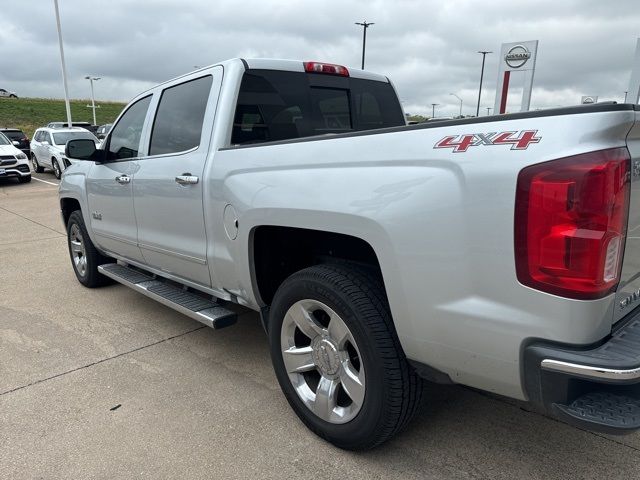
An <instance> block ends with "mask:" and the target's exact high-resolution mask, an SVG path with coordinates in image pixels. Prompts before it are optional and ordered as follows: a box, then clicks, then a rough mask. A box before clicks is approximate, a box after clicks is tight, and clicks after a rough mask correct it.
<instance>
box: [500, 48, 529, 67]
mask: <svg viewBox="0 0 640 480" xmlns="http://www.w3.org/2000/svg"><path fill="white" fill-rule="evenodd" d="M530 58H531V52H530V51H529V50H528V49H527V48H526V47H525V46H523V45H516V46H514V47H511V48H510V49H509V51H508V52H507V54H506V55H505V56H504V61H505V62H507V65H509V66H510V67H511V68H520V67H522V66H523V65H524V64H525V63H527V61H528V60H529V59H530Z"/></svg>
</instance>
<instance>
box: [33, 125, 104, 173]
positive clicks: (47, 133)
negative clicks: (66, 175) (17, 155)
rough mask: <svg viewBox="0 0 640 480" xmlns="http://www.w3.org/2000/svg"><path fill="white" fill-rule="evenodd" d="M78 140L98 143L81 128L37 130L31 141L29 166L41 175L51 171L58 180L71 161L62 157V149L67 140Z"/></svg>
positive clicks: (89, 133) (90, 134)
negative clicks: (47, 170)
mask: <svg viewBox="0 0 640 480" xmlns="http://www.w3.org/2000/svg"><path fill="white" fill-rule="evenodd" d="M78 138H83V139H89V140H93V141H94V142H95V143H96V145H98V144H99V143H100V141H99V140H98V139H97V137H96V136H95V135H93V134H92V133H91V132H89V131H87V130H85V129H84V128H81V127H71V128H47V127H45V128H39V129H38V130H36V132H35V133H34V135H33V139H32V140H31V164H32V165H33V170H34V171H35V172H38V173H42V172H43V171H44V169H45V167H46V168H50V169H52V170H53V173H54V175H55V176H56V178H60V176H61V175H62V172H63V170H64V169H65V168H67V167H68V166H69V165H71V161H70V160H69V159H68V158H67V157H65V155H64V147H65V145H66V144H67V142H68V141H69V140H75V139H78Z"/></svg>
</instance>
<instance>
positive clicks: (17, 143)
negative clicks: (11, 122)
mask: <svg viewBox="0 0 640 480" xmlns="http://www.w3.org/2000/svg"><path fill="white" fill-rule="evenodd" d="M11 143H13V144H14V145H15V146H16V147H17V146H18V145H20V142H17V141H15V140H13V141H12V142H11Z"/></svg>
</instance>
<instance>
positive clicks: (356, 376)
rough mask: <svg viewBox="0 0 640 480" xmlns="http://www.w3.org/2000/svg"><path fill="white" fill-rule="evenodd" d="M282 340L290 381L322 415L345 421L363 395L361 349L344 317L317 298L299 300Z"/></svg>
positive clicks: (285, 324)
mask: <svg viewBox="0 0 640 480" xmlns="http://www.w3.org/2000/svg"><path fill="white" fill-rule="evenodd" d="M280 345H281V351H282V359H283V361H284V366H285V368H286V370H287V374H288V375H289V380H290V381H291V384H292V385H293V387H294V389H295V391H296V393H297V394H298V396H299V397H300V399H301V400H302V402H303V403H304V404H305V405H306V406H307V407H308V408H309V409H310V410H311V411H312V412H313V413H314V414H316V415H317V416H318V417H320V418H321V419H322V420H324V421H326V422H329V423H334V424H342V423H347V422H349V421H350V420H352V419H353V418H355V416H356V415H357V414H358V412H359V411H360V408H361V407H362V404H363V402H364V397H365V372H364V366H363V364H362V360H361V357H360V351H359V350H358V346H357V345H356V342H355V340H354V338H353V335H352V334H351V331H349V328H348V327H347V325H346V324H345V322H344V321H343V320H342V319H341V318H340V316H339V315H338V314H337V313H336V312H334V311H333V310H332V309H331V308H329V307H328V306H327V305H325V304H324V303H322V302H319V301H317V300H311V299H307V300H300V301H298V302H296V303H294V304H293V305H292V306H291V307H290V308H289V310H287V313H286V314H285V317H284V320H283V323H282V330H281V332H280Z"/></svg>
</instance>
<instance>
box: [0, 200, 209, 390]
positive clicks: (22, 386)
mask: <svg viewBox="0 0 640 480" xmlns="http://www.w3.org/2000/svg"><path fill="white" fill-rule="evenodd" d="M0 208H1V207H0ZM203 328H207V327H206V326H204V325H202V326H199V327H196V328H193V329H191V330H188V331H186V332H183V333H179V334H177V335H173V336H171V337H167V338H163V339H162V340H158V341H157V342H153V343H149V344H147V345H142V346H140V347H136V348H133V349H131V350H127V351H126V352H121V353H118V354H116V355H113V356H111V357H107V358H101V359H100V360H96V361H95V362H91V363H88V364H86V365H82V366H80V367H76V368H72V369H71V370H67V371H66V372H61V373H56V374H55V375H51V376H50V377H47V378H42V379H40V380H36V381H34V382H31V383H28V384H26V385H21V386H19V387H15V388H12V389H10V390H6V391H4V392H1V393H0V397H1V396H3V395H7V394H9V393H13V392H17V391H19V390H23V389H25V388H28V387H32V386H34V385H38V384H40V383H43V382H48V381H49V380H53V379H55V378H59V377H63V376H65V375H68V374H70V373H74V372H77V371H79V370H84V369H85V368H89V367H93V366H95V365H99V364H101V363H104V362H108V361H109V360H114V359H116V358H119V357H124V356H125V355H129V354H131V353H134V352H138V351H140V350H144V349H145V348H149V347H154V346H156V345H159V344H161V343H165V342H168V341H169V340H173V339H174V338H179V337H183V336H185V335H189V334H190V333H193V332H197V331H198V330H202V329H203Z"/></svg>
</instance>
